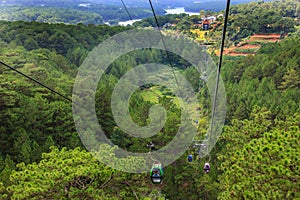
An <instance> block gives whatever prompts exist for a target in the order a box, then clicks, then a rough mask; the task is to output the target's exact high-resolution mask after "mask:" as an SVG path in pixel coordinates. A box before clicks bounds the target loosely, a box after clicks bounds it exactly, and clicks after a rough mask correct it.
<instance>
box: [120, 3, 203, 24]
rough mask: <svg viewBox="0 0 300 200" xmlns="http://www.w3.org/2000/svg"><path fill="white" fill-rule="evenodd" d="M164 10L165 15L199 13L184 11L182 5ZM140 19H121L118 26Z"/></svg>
mask: <svg viewBox="0 0 300 200" xmlns="http://www.w3.org/2000/svg"><path fill="white" fill-rule="evenodd" d="M165 11H166V15H167V14H181V13H185V14H188V15H190V16H191V15H200V12H199V13H197V12H186V11H185V8H184V7H177V8H173V9H165ZM141 20H142V19H134V20H128V21H123V22H119V23H118V24H119V25H120V26H127V25H132V24H133V23H134V22H137V21H141Z"/></svg>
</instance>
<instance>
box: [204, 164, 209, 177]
mask: <svg viewBox="0 0 300 200" xmlns="http://www.w3.org/2000/svg"><path fill="white" fill-rule="evenodd" d="M203 169H204V171H205V173H207V174H208V173H209V172H210V165H209V163H205V164H204V167H203Z"/></svg>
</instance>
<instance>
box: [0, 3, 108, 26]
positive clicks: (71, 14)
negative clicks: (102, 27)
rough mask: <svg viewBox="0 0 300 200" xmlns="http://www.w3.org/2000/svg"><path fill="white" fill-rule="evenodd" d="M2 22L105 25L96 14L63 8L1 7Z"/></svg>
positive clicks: (0, 17) (0, 16) (0, 18)
mask: <svg viewBox="0 0 300 200" xmlns="http://www.w3.org/2000/svg"><path fill="white" fill-rule="evenodd" d="M0 20H5V21H29V22H31V21H35V22H46V23H65V24H78V23H82V24H103V23H104V22H103V18H102V17H101V16H100V15H99V14H96V13H92V12H86V11H80V10H74V9H61V8H44V7H40V8H36V7H20V6H13V7H0Z"/></svg>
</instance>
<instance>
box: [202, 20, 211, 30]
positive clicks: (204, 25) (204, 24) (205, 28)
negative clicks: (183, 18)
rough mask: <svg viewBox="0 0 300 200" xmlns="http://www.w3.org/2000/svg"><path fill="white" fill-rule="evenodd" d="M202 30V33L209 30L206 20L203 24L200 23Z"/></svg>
mask: <svg viewBox="0 0 300 200" xmlns="http://www.w3.org/2000/svg"><path fill="white" fill-rule="evenodd" d="M202 28H203V30H204V31H207V30H209V28H210V22H209V20H208V19H205V20H204V21H203V22H202Z"/></svg>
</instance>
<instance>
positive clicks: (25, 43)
mask: <svg viewBox="0 0 300 200" xmlns="http://www.w3.org/2000/svg"><path fill="white" fill-rule="evenodd" d="M288 2H292V1H288ZM284 3H286V2H284ZM257 5H258V4H257ZM243 6H245V7H249V8H250V7H251V6H252V3H250V4H247V5H243ZM262 7H263V6H262ZM293 9H294V8H292V10H293ZM234 10H237V13H232V16H231V19H232V20H233V22H234V24H236V23H238V20H239V19H238V17H237V16H239V15H240V12H242V11H241V10H242V9H241V6H237V7H232V11H234ZM282 10H284V11H286V12H283V15H282V16H284V17H286V18H288V17H290V16H285V14H284V13H290V14H291V13H295V12H288V11H289V9H288V8H286V10H285V9H283V8H282ZM245 11H246V10H245ZM74 12H75V11H74ZM276 12H277V11H276ZM278 12H279V11H278ZM262 13H264V12H262ZM1 14H2V13H1ZM1 14H0V15H1ZM61 14H66V15H67V14H68V13H67V12H62V11H61ZM74 14H76V15H78V14H79V16H81V15H80V13H77V11H76V12H75V13H74ZM258 14H259V13H257V15H258ZM248 15H249V16H252V15H253V13H252V12H250V13H248ZM49 16H50V17H52V15H51V14H49ZM95 16H96V15H95ZM97 16H98V15H97ZM274 16H275V15H274ZM178 17H179V18H178ZM180 17H182V18H180ZM245 17H247V15H245ZM176 18H177V19H176ZM296 18H297V17H295V16H294V17H293V20H294V19H296ZM49 19H50V18H49ZM168 19H172V20H173V19H174V20H178V24H179V25H180V24H181V26H180V29H181V28H183V25H185V26H187V25H188V24H189V23H187V22H189V20H192V19H193V18H186V16H184V15H182V16H168ZM69 20H70V19H69ZM86 20H93V18H86ZM270 20H272V19H270ZM146 22H147V23H149V24H150V21H144V22H143V23H146ZM190 22H191V21H190ZM297 24H298V21H296V20H295V24H293V25H294V27H289V30H288V32H289V33H288V35H287V36H286V38H284V39H282V40H281V41H280V42H274V43H265V44H263V45H262V47H261V48H260V49H259V50H258V51H257V53H256V55H250V56H247V57H227V56H226V57H225V58H224V63H223V66H222V71H221V75H222V79H223V81H224V84H225V89H226V98H227V104H226V112H227V113H226V123H225V127H224V128H223V131H222V135H221V136H220V138H219V140H218V142H217V144H216V145H215V147H214V148H213V150H212V151H211V152H210V161H209V162H210V164H211V171H210V173H209V174H207V173H205V172H204V171H203V165H204V163H205V162H207V161H208V160H207V158H205V159H200V160H199V161H198V160H196V159H197V157H196V156H194V158H195V161H194V162H188V161H187V156H188V155H190V154H193V155H194V154H196V152H195V148H193V147H192V145H191V147H190V148H189V149H188V150H187V151H186V152H185V153H184V154H183V155H182V156H181V157H180V158H179V159H178V160H176V161H175V162H174V163H172V164H171V165H169V166H166V167H164V178H163V183H162V184H161V185H154V184H152V182H151V180H150V178H149V173H141V174H130V173H125V172H121V171H118V170H115V169H113V168H111V167H108V166H106V165H104V164H103V163H102V161H104V160H105V159H112V160H114V159H116V158H117V157H121V156H120V155H118V153H117V152H118V151H117V150H118V149H124V150H127V151H130V152H142V153H147V152H148V151H149V146H147V145H148V144H149V143H150V142H153V143H154V144H155V147H154V148H153V150H158V149H160V148H163V147H164V146H165V145H167V144H169V143H170V141H172V138H174V136H175V135H176V133H177V131H178V127H179V126H180V123H181V115H182V110H181V109H180V107H179V106H178V105H179V103H178V102H179V101H180V100H181V99H179V98H176V97H175V95H174V94H173V93H172V92H171V91H170V90H168V89H167V88H165V87H161V86H158V85H153V84H148V85H145V86H143V87H140V88H139V89H137V90H136V91H135V92H134V93H133V94H132V96H131V98H130V102H129V113H130V115H131V118H132V120H133V121H134V122H135V123H136V124H138V125H140V126H147V125H148V124H149V122H150V119H149V117H148V116H149V110H150V108H151V107H152V106H153V105H155V104H158V103H159V104H160V105H162V106H163V107H164V108H165V109H166V114H167V118H168V119H167V121H166V123H165V125H164V127H163V128H162V129H161V130H160V131H159V132H158V133H157V134H156V135H155V136H153V137H150V138H136V137H132V136H130V135H128V134H126V133H125V132H124V131H123V130H121V129H120V128H119V127H117V125H116V122H115V121H114V118H113V114H112V108H111V106H112V105H111V96H112V92H113V90H114V88H115V86H116V84H117V83H118V81H119V80H120V78H121V77H122V76H123V75H124V74H125V73H127V72H128V71H130V70H131V69H133V68H135V67H137V66H139V65H141V64H144V63H162V64H165V65H169V64H170V63H169V60H168V59H167V58H168V56H167V54H166V52H165V51H162V50H157V49H141V50H139V51H132V52H129V53H128V54H125V55H122V56H120V57H118V58H117V59H116V60H114V61H113V63H112V64H111V65H110V66H109V68H108V69H107V70H106V71H105V73H104V74H103V77H102V78H101V79H100V81H99V83H98V87H97V92H96V96H95V101H96V105H95V109H96V113H97V118H98V122H99V124H100V125H101V126H102V129H103V131H104V132H105V135H106V136H107V137H108V138H109V139H110V141H111V142H112V143H113V144H115V145H117V146H118V147H117V146H109V145H106V144H101V145H99V149H100V150H101V151H100V152H105V153H108V154H109V155H110V156H109V158H108V157H105V156H101V155H100V156H99V155H98V156H99V157H98V158H100V159H99V160H97V159H95V157H94V156H93V155H92V153H90V152H88V151H87V150H86V149H85V147H84V145H83V144H82V142H81V140H80V138H79V137H78V133H77V130H76V127H75V122H74V119H73V117H74V116H73V110H72V103H71V102H69V101H67V100H66V99H63V98H61V97H59V96H57V95H55V94H53V93H51V92H49V91H48V90H47V89H45V88H44V87H41V86H40V85H38V84H36V83H34V82H32V81H30V80H28V79H26V78H25V77H23V76H20V75H19V74H17V73H16V72H14V71H11V70H9V69H8V68H6V67H5V66H3V65H0V97H1V98H0V110H1V112H0V199H1V200H10V199H15V200H27V199H78V200H79V199H80V200H81V199H101V200H102V199H143V200H152V199H157V200H163V199H170V200H173V199H191V200H194V199H195V200H196V199H220V200H221V199H222V200H223V199H224V200H229V199H287V200H289V199H291V200H292V199H300V192H299V191H300V185H299V182H300V167H299V166H300V160H299V158H300V124H299V121H300V104H299V102H300V60H299V57H300V35H299V34H298V32H297ZM262 25H263V24H262ZM279 25H280V24H279ZM147 26H148V25H147ZM233 27H236V25H232V26H231V29H230V30H229V33H228V36H230V37H232V36H234V35H236V34H237V32H234V31H235V30H236V29H235V28H233ZM130 29H133V27H120V26H114V27H110V26H107V25H94V24H89V25H85V23H84V22H82V24H77V25H70V24H69V25H67V24H63V23H61V24H56V23H55V24H51V23H41V22H24V21H17V22H6V21H0V61H1V62H4V63H6V64H8V65H10V66H11V67H13V68H15V69H18V70H19V71H21V72H22V73H25V74H27V75H29V76H30V77H32V78H34V79H36V80H38V81H40V82H41V83H43V84H45V85H47V86H48V87H50V88H52V89H54V90H55V91H57V92H59V93H60V94H62V95H64V96H65V97H67V98H69V99H72V91H73V84H74V81H75V77H76V75H77V72H78V69H79V66H80V65H81V64H82V63H83V62H84V60H85V58H86V57H87V55H88V53H89V52H91V51H92V49H93V48H95V47H96V46H97V45H98V44H99V43H101V42H102V41H104V40H105V39H107V38H109V37H111V36H113V35H115V34H117V33H120V32H123V31H126V30H130ZM178 30H179V29H177V31H178ZM182 31H183V32H185V33H187V32H188V31H185V30H182ZM170 33H171V32H170ZM190 36H191V35H190ZM211 37H213V35H211ZM228 42H229V41H228ZM188 50H189V51H191V52H193V50H194V49H192V47H190V46H187V47H186V48H185V49H184V50H183V51H186V52H188ZM169 56H170V57H171V59H172V64H173V67H174V68H175V69H174V70H176V71H177V72H179V73H181V74H182V75H183V76H185V77H186V78H187V79H188V80H189V81H190V83H191V86H192V87H193V89H194V90H195V92H196V94H197V98H198V102H199V104H198V105H195V109H194V112H199V113H198V114H199V115H200V116H201V119H199V122H198V123H197V125H198V126H197V133H198V134H197V136H198V137H203V136H204V134H205V133H206V131H207V129H208V123H209V117H210V113H211V103H212V102H211V99H210V96H209V95H208V89H207V87H206V86H205V83H204V82H203V81H200V80H199V76H200V74H199V73H197V72H196V70H195V68H193V67H192V66H191V65H190V64H189V63H187V62H186V60H183V59H182V58H180V57H178V56H177V57H176V56H175V55H173V54H171V55H169ZM212 57H213V58H214V59H216V60H217V59H218V57H217V56H216V55H212ZM160 76H164V74H163V73H162V74H160ZM82 81H83V84H84V81H85V80H82ZM88 131H90V130H87V133H89V132H88ZM174 148H175V149H176V147H174ZM162 162H163V161H162ZM136 163H139V164H141V165H143V164H145V163H146V160H145V159H143V158H136V157H135V158H133V157H127V158H124V157H122V158H121V159H120V160H119V161H118V163H117V164H118V165H121V166H123V167H124V168H127V169H128V168H130V169H135V168H137V167H138V166H137V165H135V164H136Z"/></svg>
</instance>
